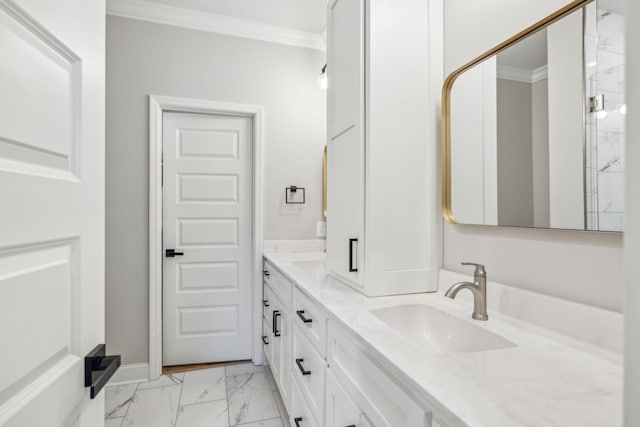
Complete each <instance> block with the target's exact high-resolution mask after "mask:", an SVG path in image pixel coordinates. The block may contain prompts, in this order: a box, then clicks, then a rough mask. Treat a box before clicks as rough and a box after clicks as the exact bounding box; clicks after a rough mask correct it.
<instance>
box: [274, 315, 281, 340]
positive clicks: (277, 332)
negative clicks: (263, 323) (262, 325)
mask: <svg viewBox="0 0 640 427" xmlns="http://www.w3.org/2000/svg"><path fill="white" fill-rule="evenodd" d="M279 316H280V311H279V310H274V312H273V336H275V337H279V336H280V331H279V330H278V317H279Z"/></svg>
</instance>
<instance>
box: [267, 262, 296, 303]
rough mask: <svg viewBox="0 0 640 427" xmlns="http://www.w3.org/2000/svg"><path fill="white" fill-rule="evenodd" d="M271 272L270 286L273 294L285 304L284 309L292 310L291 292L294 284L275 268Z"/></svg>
mask: <svg viewBox="0 0 640 427" xmlns="http://www.w3.org/2000/svg"><path fill="white" fill-rule="evenodd" d="M270 271H271V283H270V284H269V286H270V287H271V290H272V291H273V293H274V294H275V295H276V296H277V297H278V298H280V300H281V301H282V302H283V303H284V308H286V309H289V308H291V292H292V290H293V284H292V283H291V281H290V280H289V279H287V278H286V277H285V276H284V275H283V274H282V273H281V272H280V271H278V270H276V269H275V268H274V269H272V270H270Z"/></svg>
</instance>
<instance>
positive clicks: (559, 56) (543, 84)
mask: <svg viewBox="0 0 640 427" xmlns="http://www.w3.org/2000/svg"><path fill="white" fill-rule="evenodd" d="M621 5H622V1H621V0H617V1H612V0H610V1H597V2H596V1H594V2H591V3H589V4H588V5H587V6H586V7H585V8H583V9H580V10H578V11H576V12H573V13H572V14H570V15H567V16H565V17H563V18H562V19H560V20H557V21H556V22H554V23H552V24H551V25H549V26H547V27H546V28H542V29H540V30H539V31H537V32H535V33H533V34H531V35H530V36H528V37H526V38H524V39H522V40H520V41H518V42H516V43H514V44H512V45H510V46H509V47H508V48H506V49H504V50H502V51H500V52H499V53H498V54H497V55H493V56H490V57H488V58H486V59H485V60H484V61H482V62H481V63H479V64H477V65H475V66H474V67H472V68H469V69H468V70H466V71H464V72H463V73H462V74H460V75H459V76H458V77H457V79H456V80H455V82H454V83H453V86H452V88H451V92H450V99H449V111H448V114H449V120H450V128H449V140H448V144H449V150H450V151H449V153H450V168H449V175H450V184H449V186H448V187H447V189H446V190H447V191H448V192H449V194H448V196H449V197H448V199H446V200H448V204H449V206H445V212H448V214H449V215H450V217H449V218H448V219H449V220H451V221H455V222H458V223H462V224H483V225H500V226H514V227H535V228H558V229H576V230H599V231H622V216H623V215H622V214H623V206H624V198H623V196H624V188H623V184H624V170H623V164H624V152H623V147H624V115H625V113H626V105H625V100H624V81H625V79H624V14H623V11H622V7H621ZM445 166H446V165H445Z"/></svg>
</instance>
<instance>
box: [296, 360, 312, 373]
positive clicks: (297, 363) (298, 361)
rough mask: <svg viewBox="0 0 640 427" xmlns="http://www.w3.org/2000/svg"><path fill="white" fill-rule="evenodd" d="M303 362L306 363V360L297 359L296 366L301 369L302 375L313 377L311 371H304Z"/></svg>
mask: <svg viewBox="0 0 640 427" xmlns="http://www.w3.org/2000/svg"><path fill="white" fill-rule="evenodd" d="M302 362H304V359H296V365H298V369H300V372H301V373H302V375H311V371H307V370H306V369H304V366H302Z"/></svg>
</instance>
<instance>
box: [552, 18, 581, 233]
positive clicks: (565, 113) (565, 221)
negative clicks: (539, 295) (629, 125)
mask: <svg viewBox="0 0 640 427" xmlns="http://www.w3.org/2000/svg"><path fill="white" fill-rule="evenodd" d="M582 21H583V13H582V11H578V12H574V13H572V14H571V15H569V16H567V17H565V18H564V19H562V20H560V21H558V22H556V23H554V24H553V25H551V26H550V27H549V28H548V30H547V46H548V47H547V57H548V69H549V223H550V225H551V227H552V228H567V229H583V228H584V226H585V218H586V213H585V195H584V174H585V163H584V134H585V130H584V126H585V124H584V123H585V117H584V103H583V102H581V99H583V96H584V84H583V80H582V79H581V78H579V76H582V75H583V74H584V68H583V60H582V57H583V47H582V45H583V30H582V25H583V24H582Z"/></svg>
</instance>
